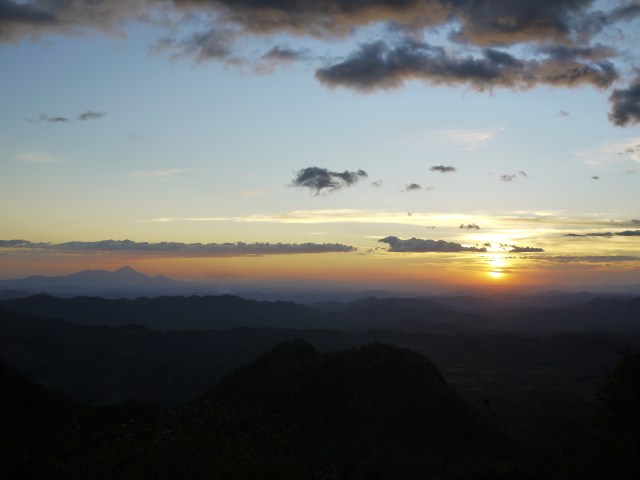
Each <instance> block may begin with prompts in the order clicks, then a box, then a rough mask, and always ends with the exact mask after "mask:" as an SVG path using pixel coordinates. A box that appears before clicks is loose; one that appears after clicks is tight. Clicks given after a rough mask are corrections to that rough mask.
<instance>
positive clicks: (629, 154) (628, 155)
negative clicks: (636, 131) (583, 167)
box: [573, 137, 640, 167]
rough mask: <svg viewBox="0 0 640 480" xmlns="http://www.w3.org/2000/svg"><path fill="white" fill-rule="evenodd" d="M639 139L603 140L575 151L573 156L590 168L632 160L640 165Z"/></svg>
mask: <svg viewBox="0 0 640 480" xmlns="http://www.w3.org/2000/svg"><path fill="white" fill-rule="evenodd" d="M639 146H640V137H629V138H627V139H623V140H605V141H603V142H601V143H600V144H599V145H596V146H593V147H589V148H585V149H581V150H576V151H574V152H573V154H574V155H575V156H576V157H578V158H580V159H581V160H582V161H583V162H584V163H586V164H587V165H591V166H596V167H597V166H602V165H608V164H614V163H619V162H624V161H627V160H632V161H634V162H637V163H640V148H638V147H639Z"/></svg>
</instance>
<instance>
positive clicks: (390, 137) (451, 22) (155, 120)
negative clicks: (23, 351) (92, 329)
mask: <svg viewBox="0 0 640 480" xmlns="http://www.w3.org/2000/svg"><path fill="white" fill-rule="evenodd" d="M0 78H1V80H0V85H1V86H2V88H1V89H0V205H1V207H0V208H1V210H0V278H3V279H8V278H18V277H23V276H27V275H32V274H49V275H57V274H65V273H71V272H75V271H78V270H82V269H85V268H107V269H116V268H118V267H120V266H122V265H125V264H126V265H131V266H133V267H135V268H137V269H139V270H141V271H143V272H145V273H149V274H154V275H155V274H164V275H167V276H171V277H174V278H178V279H188V280H200V281H202V280H204V281H213V282H225V281H228V282H232V281H238V282H240V281H243V282H249V281H254V280H255V281H265V280H270V281H276V280H278V281H293V282H295V281H315V280H318V281H324V282H340V284H341V285H342V284H348V285H353V286H363V287H364V286H366V287H370V286H385V287H389V286H396V287H397V288H398V289H401V288H407V289H409V290H411V291H420V289H424V291H425V292H426V291H428V290H429V289H433V288H445V289H446V288H451V289H453V288H457V287H460V286H477V287H483V286H485V287H486V286H488V287H495V286H509V287H520V286H561V287H571V286H585V285H593V286H603V285H604V286H606V285H611V286H614V285H634V284H637V285H640V1H638V0H617V1H616V0H611V1H590V0H485V1H482V0H403V1H397V0H396V1H391V0H318V1H313V0H262V1H261V0H234V1H231V0H210V1H207V0H173V1H171V0H125V1H119V2H110V1H96V0H65V1H54V0H35V1H14V0H0ZM639 288H640V287H639Z"/></svg>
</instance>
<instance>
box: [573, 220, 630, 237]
mask: <svg viewBox="0 0 640 480" xmlns="http://www.w3.org/2000/svg"><path fill="white" fill-rule="evenodd" d="M631 224H632V225H638V221H637V220H631ZM563 236H565V237H605V238H611V237H613V236H619V237H640V230H623V231H621V232H589V233H567V234H565V235H563Z"/></svg>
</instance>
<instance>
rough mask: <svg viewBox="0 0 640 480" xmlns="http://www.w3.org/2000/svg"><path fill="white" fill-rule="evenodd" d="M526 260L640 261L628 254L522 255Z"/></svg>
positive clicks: (577, 261) (567, 261) (639, 258)
mask: <svg viewBox="0 0 640 480" xmlns="http://www.w3.org/2000/svg"><path fill="white" fill-rule="evenodd" d="M522 258H524V259H527V260H538V261H542V262H551V263H612V262H633V263H637V262H640V257H634V256H628V255H555V256H551V255H547V256H540V257H522Z"/></svg>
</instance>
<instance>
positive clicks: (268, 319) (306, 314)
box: [0, 294, 326, 330]
mask: <svg viewBox="0 0 640 480" xmlns="http://www.w3.org/2000/svg"><path fill="white" fill-rule="evenodd" d="M0 308H2V309H5V310H9V311H12V312H17V313H22V314H26V315H33V316H37V317H41V318H59V319H63V320H67V321H70V322H75V323H79V324H82V325H128V324H138V325H144V326H146V327H148V328H152V329H156V330H186V329H198V330H203V329H227V328H233V327H238V326H247V327H278V328H313V327H316V326H318V325H319V324H320V323H321V321H322V320H325V317H326V315H325V314H323V313H322V312H319V311H317V310H314V309H312V308H309V307H305V306H303V305H299V304H296V303H293V302H281V301H277V302H266V301H263V302H260V301H256V300H245V299H244V298H240V297H236V296H233V295H219V296H213V295H208V296H191V297H179V296H166V297H156V298H148V297H140V298H136V299H135V300H130V299H117V300H111V299H105V298H99V297H86V296H80V297H74V298H58V297H52V296H50V295H45V294H39V295H33V296H30V297H27V298H19V299H11V300H4V301H0Z"/></svg>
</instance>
